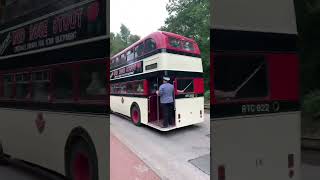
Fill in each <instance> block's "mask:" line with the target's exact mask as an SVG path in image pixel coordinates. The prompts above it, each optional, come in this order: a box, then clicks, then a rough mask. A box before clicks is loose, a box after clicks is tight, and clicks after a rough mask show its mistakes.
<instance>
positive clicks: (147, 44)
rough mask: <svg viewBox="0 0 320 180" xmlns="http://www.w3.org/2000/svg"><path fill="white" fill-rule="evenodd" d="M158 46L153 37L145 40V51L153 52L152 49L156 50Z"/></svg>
mask: <svg viewBox="0 0 320 180" xmlns="http://www.w3.org/2000/svg"><path fill="white" fill-rule="evenodd" d="M156 48H157V46H156V42H155V41H154V40H153V39H147V40H146V41H145V49H144V52H145V53H148V52H151V51H153V50H155V49H156Z"/></svg>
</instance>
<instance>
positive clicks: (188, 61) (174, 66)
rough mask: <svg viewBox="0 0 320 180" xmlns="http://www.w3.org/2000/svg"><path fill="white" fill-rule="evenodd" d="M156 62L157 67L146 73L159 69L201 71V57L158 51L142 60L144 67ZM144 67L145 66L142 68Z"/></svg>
mask: <svg viewBox="0 0 320 180" xmlns="http://www.w3.org/2000/svg"><path fill="white" fill-rule="evenodd" d="M155 63H157V68H155V69H151V70H145V72H146V73H148V72H153V71H161V70H169V71H170V70H171V71H187V72H188V71H190V72H203V68H202V61H201V58H198V57H191V56H182V55H178V54H171V53H159V54H156V55H154V56H151V57H148V58H146V59H145V60H144V67H146V66H148V65H151V64H155ZM144 69H146V68H144Z"/></svg>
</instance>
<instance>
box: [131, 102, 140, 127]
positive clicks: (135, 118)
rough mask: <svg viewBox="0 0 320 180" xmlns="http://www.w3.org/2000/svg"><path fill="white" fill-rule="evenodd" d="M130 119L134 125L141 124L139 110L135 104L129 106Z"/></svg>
mask: <svg viewBox="0 0 320 180" xmlns="http://www.w3.org/2000/svg"><path fill="white" fill-rule="evenodd" d="M131 120H132V122H133V124H134V125H136V126H140V125H141V111H140V108H139V106H138V105H137V104H135V105H133V106H132V108H131Z"/></svg>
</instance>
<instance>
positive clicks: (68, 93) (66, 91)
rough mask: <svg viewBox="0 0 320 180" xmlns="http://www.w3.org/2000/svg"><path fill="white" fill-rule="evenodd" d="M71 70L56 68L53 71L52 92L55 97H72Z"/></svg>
mask: <svg viewBox="0 0 320 180" xmlns="http://www.w3.org/2000/svg"><path fill="white" fill-rule="evenodd" d="M72 87H73V82H72V70H71V68H64V69H57V70H55V71H54V93H55V97H56V99H71V98H72V94H73V91H72Z"/></svg>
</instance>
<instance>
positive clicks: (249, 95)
mask: <svg viewBox="0 0 320 180" xmlns="http://www.w3.org/2000/svg"><path fill="white" fill-rule="evenodd" d="M213 66H214V69H213V71H214V96H215V98H216V100H217V102H219V101H220V102H221V101H230V100H232V101H237V100H242V99H261V98H265V97H267V96H268V78H267V64H266V61H265V59H264V57H259V56H223V55H218V56H216V57H215V61H214V64H213Z"/></svg>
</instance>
